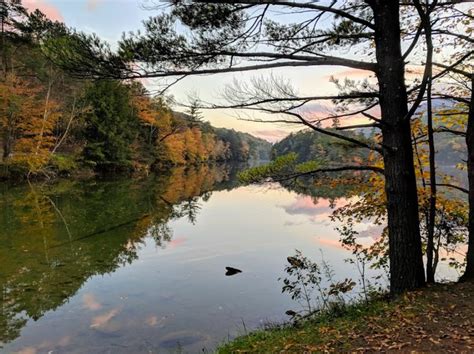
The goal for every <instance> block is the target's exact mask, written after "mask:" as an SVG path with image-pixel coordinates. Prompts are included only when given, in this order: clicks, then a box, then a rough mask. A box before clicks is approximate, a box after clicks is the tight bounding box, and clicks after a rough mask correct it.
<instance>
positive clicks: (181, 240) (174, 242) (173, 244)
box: [167, 237, 186, 249]
mask: <svg viewBox="0 0 474 354" xmlns="http://www.w3.org/2000/svg"><path fill="white" fill-rule="evenodd" d="M184 242H186V238H184V237H178V238H175V239H173V240H171V241H170V242H169V243H168V245H167V246H168V248H171V249H173V248H176V247H179V246H181V245H182V244H184Z"/></svg>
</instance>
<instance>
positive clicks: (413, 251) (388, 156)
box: [368, 0, 425, 295]
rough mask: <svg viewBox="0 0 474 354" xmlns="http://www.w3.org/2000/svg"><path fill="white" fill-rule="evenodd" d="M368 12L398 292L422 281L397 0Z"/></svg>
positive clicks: (375, 3) (376, 1) (381, 0)
mask: <svg viewBox="0 0 474 354" xmlns="http://www.w3.org/2000/svg"><path fill="white" fill-rule="evenodd" d="M368 3H369V4H370V6H371V7H372V9H373V12H374V21H375V47H376V56H377V64H378V70H377V78H378V82H379V86H380V107H381V112H382V135H383V144H384V147H385V149H384V154H383V157H384V165H385V167H384V170H385V192H386V196H387V214H388V234H389V258H390V291H391V293H392V294H394V295H396V294H400V293H402V292H404V291H406V290H411V289H416V288H419V287H421V286H423V285H424V284H425V274H424V267H423V258H422V249H421V237H420V225H419V215H418V196H417V188H416V178H415V168H414V164H413V147H412V143H411V127H410V119H409V117H408V95H407V91H406V86H405V82H404V62H403V57H402V53H401V48H400V22H399V2H398V1H397V0H372V1H368Z"/></svg>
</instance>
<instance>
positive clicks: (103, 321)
mask: <svg viewBox="0 0 474 354" xmlns="http://www.w3.org/2000/svg"><path fill="white" fill-rule="evenodd" d="M119 312H120V309H113V310H110V311H109V312H106V313H104V314H103V315H100V316H96V317H94V318H93V319H92V322H91V325H90V327H91V328H96V327H104V326H105V325H107V323H109V322H110V320H112V319H113V318H114V317H115V316H117V314H119Z"/></svg>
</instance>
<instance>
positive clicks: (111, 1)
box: [23, 0, 366, 142]
mask: <svg viewBox="0 0 474 354" xmlns="http://www.w3.org/2000/svg"><path fill="white" fill-rule="evenodd" d="M152 1H155V2H156V1H157V0H23V4H24V5H25V6H26V7H27V8H28V9H29V10H33V9H35V8H39V9H40V10H41V11H43V12H44V13H45V14H46V15H47V16H48V17H50V18H51V19H54V20H59V21H63V22H65V23H66V24H67V25H68V26H71V27H74V28H76V29H78V30H81V31H84V32H86V33H96V34H97V35H99V36H100V37H101V38H103V39H105V40H107V41H108V42H110V43H111V44H112V45H113V44H114V43H116V42H117V40H119V39H120V37H121V35H122V33H123V32H128V31H134V30H137V29H140V28H142V21H143V20H144V19H146V18H148V17H150V16H153V15H155V14H156V13H157V11H156V10H155V11H151V10H147V9H145V6H144V5H146V4H147V3H148V4H150V2H152ZM268 74H270V70H268V71H262V72H255V73H249V72H247V73H241V74H225V75H219V76H200V77H189V78H187V79H186V80H184V81H182V82H180V83H179V84H178V85H176V86H174V87H173V88H172V89H171V90H170V92H169V93H170V94H172V95H173V96H174V97H175V98H176V100H177V101H178V102H186V101H187V99H186V98H187V97H188V95H190V94H191V95H197V96H198V97H199V98H200V99H202V100H204V101H213V100H214V101H215V100H216V98H218V97H220V92H222V90H223V88H224V87H225V85H226V84H227V83H230V82H231V81H232V80H233V79H234V78H238V79H239V80H246V79H250V78H251V77H252V76H253V77H261V76H262V77H263V76H266V75H268ZM271 74H273V75H275V76H278V77H281V78H284V79H288V80H290V81H291V83H292V84H293V86H294V87H296V88H297V89H298V92H299V93H301V94H305V95H309V94H311V95H324V94H329V93H336V89H335V86H334V85H333V84H332V83H330V82H329V77H330V76H331V75H337V76H341V77H345V76H349V77H361V78H363V77H365V76H366V73H364V72H357V71H355V70H347V68H335V67H312V68H283V69H273V70H271ZM145 84H146V85H147V86H148V87H150V88H153V81H150V80H147V81H146V82H145ZM175 109H177V110H182V109H180V108H179V107H176V108H175ZM310 109H313V110H314V111H315V112H324V111H327V108H326V107H325V106H324V105H313V106H312V107H311V108H310ZM203 113H204V116H205V119H207V120H209V121H210V122H211V123H212V124H213V125H215V126H219V127H226V128H234V129H236V130H241V131H246V132H249V133H251V134H254V135H256V136H259V137H262V138H264V139H267V140H269V141H272V142H274V141H277V140H279V139H281V138H283V137H284V136H286V135H287V134H288V133H289V132H291V131H294V130H295V129H297V127H298V126H288V125H285V124H279V125H278V124H275V123H255V122H248V121H243V120H241V119H238V118H239V117H240V118H246V119H248V118H259V117H261V116H258V115H255V114H253V115H250V116H249V115H245V113H242V112H236V111H230V110H210V111H206V112H203Z"/></svg>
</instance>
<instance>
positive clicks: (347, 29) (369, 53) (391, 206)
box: [119, 0, 424, 294]
mask: <svg viewBox="0 0 474 354" xmlns="http://www.w3.org/2000/svg"><path fill="white" fill-rule="evenodd" d="M172 4H173V7H172V9H171V12H170V14H164V15H161V16H157V17H156V18H153V19H151V20H150V21H148V22H147V24H146V29H147V33H146V34H145V35H143V36H141V35H139V34H137V35H134V36H130V37H128V38H125V39H124V40H123V41H122V42H121V44H120V53H119V54H120V55H121V56H122V57H123V58H124V59H125V60H127V61H129V62H144V63H146V64H147V65H146V66H144V70H143V71H142V72H140V73H138V74H136V71H134V72H133V73H132V72H130V73H128V74H129V76H132V77H133V76H134V75H135V76H138V77H168V76H176V77H183V76H188V75H199V74H216V73H223V72H242V71H254V70H262V69H269V68H276V67H298V66H305V67H310V66H321V65H334V66H345V67H349V68H352V69H362V70H368V71H371V72H373V73H375V75H376V77H377V81H378V89H377V88H372V87H367V86H366V87H365V88H368V90H367V89H366V90H365V91H363V92H361V90H352V91H351V92H349V93H347V94H341V95H339V96H332V97H318V96H312V97H301V96H297V95H293V93H292V92H289V94H287V95H282V93H285V92H284V90H280V92H278V90H272V91H270V92H264V90H260V92H261V93H262V92H263V93H266V94H265V95H263V97H262V96H259V97H256V98H254V99H253V100H251V101H250V102H249V101H248V100H247V101H245V102H244V101H242V102H239V103H238V104H236V105H234V106H233V107H234V108H245V107H247V108H249V107H253V108H254V109H260V110H263V111H266V112H269V113H274V114H281V113H285V114H286V115H288V116H290V117H292V118H296V119H298V120H300V121H301V123H303V124H305V125H307V126H309V127H310V128H312V129H314V130H316V131H319V132H320V133H324V134H329V135H331V136H333V137H335V138H339V139H343V140H346V141H347V140H349V139H348V138H346V137H343V136H341V135H339V134H337V133H334V132H328V131H327V130H325V129H324V128H320V126H319V125H318V124H312V122H310V121H308V120H306V119H305V118H304V117H302V116H301V115H299V114H298V113H295V108H297V107H300V106H301V105H303V104H305V103H307V102H314V101H316V100H321V99H326V100H327V99H334V100H339V101H342V100H348V101H349V102H351V101H350V100H353V101H354V100H360V101H362V102H368V106H369V107H374V106H376V105H377V104H378V105H380V109H381V118H380V119H379V118H376V117H373V116H372V117H371V116H370V115H369V114H367V116H369V117H371V119H372V121H373V122H374V124H375V125H377V126H379V127H381V129H382V135H383V141H382V144H381V145H377V144H368V143H365V142H359V141H357V140H352V139H351V140H350V141H351V142H353V143H355V144H358V145H359V146H364V147H365V148H368V149H372V150H376V151H378V152H379V153H381V154H382V155H383V159H384V175H385V191H386V194H387V213H388V230H389V239H390V241H389V243H390V265H391V267H390V272H391V274H390V275H391V276H390V279H391V287H390V288H391V291H392V292H393V293H394V294H398V293H400V292H402V291H404V290H407V289H414V288H417V287H420V286H422V285H423V284H424V270H423V262H422V250H421V240H420V230H419V220H418V198H417V193H416V190H417V189H416V180H415V172H414V167H413V149H412V145H411V130H410V118H411V115H412V114H413V113H414V111H415V110H416V108H417V105H418V104H419V102H418V103H417V102H415V104H414V105H413V106H412V107H411V108H410V109H409V108H408V93H407V89H406V86H405V81H404V79H405V75H404V74H405V58H406V56H407V55H408V52H407V53H405V54H402V51H401V38H400V33H401V28H400V26H401V25H400V18H399V16H398V15H396V14H399V12H400V8H399V7H400V5H399V3H398V1H379V0H372V1H366V2H362V1H355V2H344V3H342V4H335V3H333V4H332V5H320V4H317V3H314V2H286V1H280V2H274V1H239V2H229V3H225V4H223V2H219V3H218V4H217V2H213V1H199V2H193V3H188V2H178V1H173V2H172ZM271 7H276V8H277V9H278V10H280V11H285V12H286V13H287V14H289V15H291V14H296V13H299V12H300V11H305V12H306V13H307V14H309V15H308V16H307V20H299V22H296V23H291V24H285V23H277V22H275V21H274V20H272V19H270V20H267V19H266V16H267V15H268V13H269V11H268V10H269V9H270V8H271ZM326 15H327V16H332V27H330V28H325V29H321V28H320V27H318V23H319V21H320V19H321V18H322V17H323V16H326ZM177 20H179V21H181V23H182V24H183V25H185V26H187V27H188V28H189V29H191V30H193V31H194V33H198V35H195V36H193V37H186V36H185V35H183V34H181V33H176V32H175V31H174V30H173V29H172V28H174V26H173V24H174V22H175V21H177ZM149 41H153V42H154V43H158V44H159V45H151V44H150V43H149ZM372 41H374V42H375V52H374V51H373V50H372V49H371V47H370V45H371V43H372ZM254 43H257V44H254ZM348 46H357V47H359V48H360V51H361V52H363V53H364V55H363V57H364V58H374V59H375V61H364V60H353V59H349V58H346V57H344V56H341V55H337V56H334V55H333V54H334V52H335V51H334V50H333V49H336V48H341V47H348ZM239 59H240V60H243V62H239V61H238V60H239ZM262 61H264V63H262ZM422 89H423V87H422ZM275 92H276V93H277V94H274V93H275ZM286 93H288V92H286ZM237 98H238V97H237ZM246 98H248V97H246ZM271 103H275V105H279V106H280V107H281V105H282V104H283V105H285V104H286V105H285V106H286V109H281V108H279V109H276V108H275V107H273V108H265V107H262V106H263V104H266V105H267V106H266V107H268V104H271ZM367 110H368V108H367V109H363V110H362V112H366V111H367ZM342 167H343V166H341V167H340V168H342ZM349 168H351V166H349ZM360 168H362V167H360ZM370 168H371V166H367V169H370Z"/></svg>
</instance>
